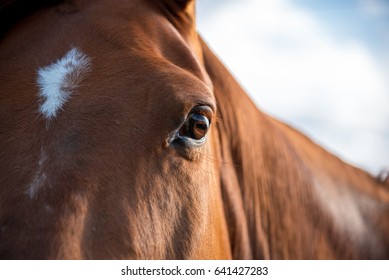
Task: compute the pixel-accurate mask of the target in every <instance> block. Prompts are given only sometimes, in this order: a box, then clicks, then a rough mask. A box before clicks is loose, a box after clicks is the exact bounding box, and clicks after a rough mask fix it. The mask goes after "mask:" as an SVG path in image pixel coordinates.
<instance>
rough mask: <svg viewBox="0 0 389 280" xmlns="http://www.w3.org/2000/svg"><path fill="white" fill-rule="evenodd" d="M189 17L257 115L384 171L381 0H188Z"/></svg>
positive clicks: (388, 39) (385, 42)
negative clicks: (193, 8) (193, 15)
mask: <svg viewBox="0 0 389 280" xmlns="http://www.w3.org/2000/svg"><path fill="white" fill-rule="evenodd" d="M197 20H198V21H197V26H198V31H199V33H200V34H201V35H202V36H203V38H204V39H205V40H206V41H207V42H208V45H209V46H210V47H211V48H212V49H213V50H214V52H215V53H216V54H217V55H218V56H219V58H221V60H222V61H223V62H224V64H225V65H226V66H227V67H228V68H229V70H230V71H231V72H232V73H233V75H234V76H235V77H236V78H237V80H238V81H239V82H240V84H241V85H242V86H243V88H244V89H245V90H246V91H247V92H248V93H249V95H250V96H251V97H252V98H253V100H254V101H255V103H256V104H257V106H258V107H259V108H260V109H261V110H262V111H264V112H266V113H268V114H270V115H272V116H275V117H277V118H278V119H281V120H283V121H284V122H286V123H289V124H291V125H292V126H294V127H295V128H297V129H299V130H300V131H302V132H304V133H305V134H307V135H308V136H309V137H311V138H312V139H313V140H314V141H316V142H317V143H319V144H320V145H322V146H324V147H325V148H326V149H327V150H329V151H330V152H332V153H335V154H336V155H338V156H340V157H341V158H342V159H344V160H346V161H348V162H349V163H351V164H353V165H356V166H358V167H362V168H364V169H366V170H368V171H370V172H371V173H372V174H377V173H378V172H379V171H381V170H382V169H389V0H341V1H339V0H325V1H323V0H223V1H220V0H198V2H197Z"/></svg>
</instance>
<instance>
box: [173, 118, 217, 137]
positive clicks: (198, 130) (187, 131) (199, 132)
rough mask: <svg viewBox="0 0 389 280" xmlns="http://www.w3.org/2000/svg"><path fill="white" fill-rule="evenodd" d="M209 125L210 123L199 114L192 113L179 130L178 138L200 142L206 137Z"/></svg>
mask: <svg viewBox="0 0 389 280" xmlns="http://www.w3.org/2000/svg"><path fill="white" fill-rule="evenodd" d="M209 125H210V121H209V119H208V118H207V117H206V116H204V115H202V114H201V113H196V112H195V113H192V114H190V115H189V116H188V118H187V119H186V120H185V123H184V124H183V125H182V127H181V128H180V130H179V136H181V137H187V138H191V139H193V140H201V139H203V138H204V137H205V136H206V135H207V132H208V129H209Z"/></svg>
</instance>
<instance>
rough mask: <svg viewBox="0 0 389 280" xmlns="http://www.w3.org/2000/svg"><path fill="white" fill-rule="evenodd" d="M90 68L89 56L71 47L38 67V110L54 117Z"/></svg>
mask: <svg viewBox="0 0 389 280" xmlns="http://www.w3.org/2000/svg"><path fill="white" fill-rule="evenodd" d="M90 68H91V62H90V58H89V57H87V56H86V55H85V54H83V53H82V52H81V51H80V50H79V49H77V48H72V49H70V50H69V51H68V52H67V53H66V54H65V55H64V56H63V57H62V58H59V59H58V60H57V61H55V62H53V63H51V64H49V65H47V66H45V67H42V68H40V69H38V73H37V84H38V88H39V98H40V101H41V104H40V107H39V112H40V113H41V114H42V115H43V116H44V117H46V118H47V119H52V118H54V117H55V116H56V115H57V113H58V111H59V110H61V109H62V108H63V106H64V104H65V103H66V102H67V101H68V100H69V99H70V98H71V96H72V94H73V93H74V90H75V89H76V88H77V87H79V86H80V84H81V81H82V79H83V77H84V75H85V74H86V73H87V72H88V71H89V70H90Z"/></svg>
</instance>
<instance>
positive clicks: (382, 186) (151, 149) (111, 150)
mask: <svg viewBox="0 0 389 280" xmlns="http://www.w3.org/2000/svg"><path fill="white" fill-rule="evenodd" d="M0 7H1V8H0V13H1V18H2V20H1V26H2V30H1V45H0V61H1V65H0V79H1V80H0V158H1V160H0V258H2V259H143V260H150V259H386V258H388V257H389V180H388V177H387V176H380V177H373V176H372V175H370V174H369V173H367V172H365V171H363V170H361V169H359V168H356V167H354V166H351V165H349V164H347V163H345V162H343V161H342V160H341V159H339V158H338V157H336V156H335V155H332V154H330V153H329V152H327V151H326V150H325V149H323V148H321V147H320V146H318V145H317V144H316V143H314V142H313V141H312V140H310V139H309V138H308V137H306V136H304V135H303V134H302V133H300V132H298V131H297V130H295V129H294V128H292V127H290V126H288V125H286V124H284V123H282V122H280V121H278V120H276V119H274V118H272V117H271V116H268V115H266V114H265V113H263V112H262V111H260V110H259V109H258V108H257V107H256V106H255V105H254V103H253V102H252V101H251V100H250V98H249V97H248V95H247V94H246V93H245V91H244V90H243V89H242V88H241V86H240V85H239V84H238V83H237V81H236V80H235V79H234V78H233V76H232V75H231V74H230V73H229V71H228V70H227V69H226V68H225V67H224V66H223V64H222V63H221V62H220V60H219V59H218V58H217V56H216V55H215V54H214V53H213V52H212V50H211V49H210V48H208V46H207V44H206V43H205V41H204V40H203V39H202V38H201V36H200V35H199V34H198V33H197V31H196V17H195V0H159V1H154V0H111V1H103V0H95V1H90V0H65V1H58V0H55V1H50V0H43V1H39V0H38V1H23V0H6V1H1V5H0Z"/></svg>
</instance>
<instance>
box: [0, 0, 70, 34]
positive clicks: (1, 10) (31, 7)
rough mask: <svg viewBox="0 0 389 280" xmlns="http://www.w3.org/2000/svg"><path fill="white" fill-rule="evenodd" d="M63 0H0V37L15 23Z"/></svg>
mask: <svg viewBox="0 0 389 280" xmlns="http://www.w3.org/2000/svg"><path fill="white" fill-rule="evenodd" d="M63 1H64V0H0V38H1V37H3V36H4V35H5V34H6V33H7V31H8V30H9V29H10V28H12V27H13V26H14V25H15V24H17V23H18V22H20V21H21V20H23V19H24V18H26V17H27V16H29V15H31V14H33V13H34V12H36V11H38V10H40V9H43V8H47V7H51V6H54V5H57V4H59V3H61V2H63Z"/></svg>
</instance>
